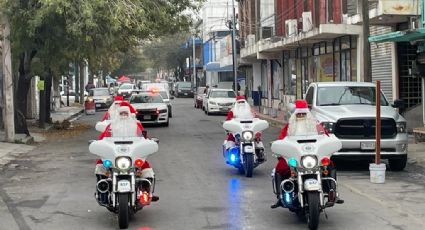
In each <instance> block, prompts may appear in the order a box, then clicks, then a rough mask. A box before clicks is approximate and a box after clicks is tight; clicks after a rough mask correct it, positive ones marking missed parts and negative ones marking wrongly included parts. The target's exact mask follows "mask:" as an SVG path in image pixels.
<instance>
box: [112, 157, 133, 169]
mask: <svg viewBox="0 0 425 230" xmlns="http://www.w3.org/2000/svg"><path fill="white" fill-rule="evenodd" d="M115 165H116V166H117V168H118V169H120V170H127V169H129V168H130V166H131V160H130V158H128V157H118V158H117V159H116V160H115Z"/></svg>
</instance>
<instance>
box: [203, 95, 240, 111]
mask: <svg viewBox="0 0 425 230" xmlns="http://www.w3.org/2000/svg"><path fill="white" fill-rule="evenodd" d="M235 103H236V94H235V92H234V91H233V90H231V89H210V90H209V92H208V94H207V96H206V97H205V99H204V100H203V106H204V108H205V114H207V115H210V114H212V113H224V114H226V113H227V112H229V110H231V109H232V107H233V105H234V104H235Z"/></svg>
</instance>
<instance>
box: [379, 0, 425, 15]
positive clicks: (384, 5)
mask: <svg viewBox="0 0 425 230" xmlns="http://www.w3.org/2000/svg"><path fill="white" fill-rule="evenodd" d="M418 2H419V0H391V1H383V0H381V1H379V5H380V8H381V9H382V13H383V14H395V15H416V14H418ZM419 7H420V5H419Z"/></svg>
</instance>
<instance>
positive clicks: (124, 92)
mask: <svg viewBox="0 0 425 230" xmlns="http://www.w3.org/2000/svg"><path fill="white" fill-rule="evenodd" d="M133 90H137V87H136V85H135V84H130V83H124V84H122V85H121V86H120V87H119V88H118V93H117V94H118V95H119V96H122V97H124V99H127V98H129V97H130V96H131V93H132V92H133Z"/></svg>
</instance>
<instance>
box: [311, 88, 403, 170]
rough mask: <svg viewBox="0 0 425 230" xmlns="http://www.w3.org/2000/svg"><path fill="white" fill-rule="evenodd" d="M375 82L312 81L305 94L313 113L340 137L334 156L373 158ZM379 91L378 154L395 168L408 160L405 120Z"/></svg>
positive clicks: (399, 168)
mask: <svg viewBox="0 0 425 230" xmlns="http://www.w3.org/2000/svg"><path fill="white" fill-rule="evenodd" d="M375 91H376V88H375V85H374V84H372V83H366V82H320V83H312V84H311V85H310V86H309V88H308V90H307V93H306V95H305V99H306V101H307V103H308V105H309V107H310V108H311V111H312V113H313V115H314V116H315V117H316V118H317V119H318V120H319V121H320V123H321V124H322V125H323V126H324V127H325V129H327V130H328V131H329V132H330V133H334V134H335V136H336V137H337V138H338V139H340V140H341V142H342V149H341V150H340V151H339V152H337V153H335V154H334V157H337V158H344V159H347V158H351V159H356V160H359V159H373V158H374V156H375V119H376V107H375V102H376V100H375ZM401 103H402V102H401V101H399V100H397V101H395V104H394V105H391V104H390V103H389V102H388V100H387V99H386V97H385V95H384V94H383V93H382V92H381V126H382V128H381V136H382V137H381V158H383V159H388V161H389V165H390V168H391V169H392V170H394V171H399V170H403V169H404V167H405V166H406V161H407V143H408V136H407V132H406V120H405V119H404V118H403V117H402V116H401V115H400V114H399V113H398V112H397V110H396V109H395V108H397V107H399V106H401Z"/></svg>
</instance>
